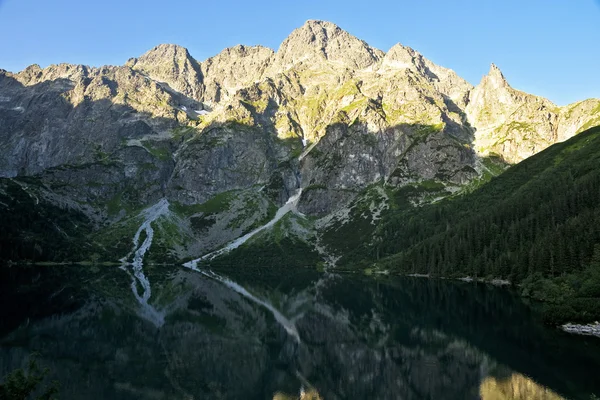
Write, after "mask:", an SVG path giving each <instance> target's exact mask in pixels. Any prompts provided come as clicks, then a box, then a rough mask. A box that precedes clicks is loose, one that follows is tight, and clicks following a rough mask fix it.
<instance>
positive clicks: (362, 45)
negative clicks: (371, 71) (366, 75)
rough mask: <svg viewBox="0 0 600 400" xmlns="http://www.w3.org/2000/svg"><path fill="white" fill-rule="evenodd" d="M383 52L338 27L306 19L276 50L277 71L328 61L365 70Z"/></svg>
mask: <svg viewBox="0 0 600 400" xmlns="http://www.w3.org/2000/svg"><path fill="white" fill-rule="evenodd" d="M383 56H384V53H383V52H382V51H381V50H377V49H375V48H373V47H370V46H369V45H368V44H367V43H366V42H365V41H363V40H360V39H358V38H356V37H355V36H352V35H351V34H349V33H348V32H346V31H344V30H343V29H341V28H340V27H339V26H337V25H335V24H333V23H331V22H326V21H315V20H309V21H307V22H306V23H305V24H304V25H303V26H302V27H300V28H298V29H296V30H294V31H293V32H292V33H291V34H290V35H289V36H288V37H287V38H286V39H285V40H284V41H283V43H282V44H281V46H280V47H279V50H278V51H277V60H276V62H275V66H276V68H279V70H280V71H285V70H287V69H289V68H291V67H292V66H294V65H296V64H300V63H303V62H307V61H308V60H310V62H311V63H317V64H318V63H319V62H320V61H321V62H322V61H329V62H333V63H336V64H341V65H344V66H346V67H348V68H351V69H364V68H367V67H369V66H371V65H373V64H375V63H377V62H378V61H379V60H380V59H381V58H383Z"/></svg>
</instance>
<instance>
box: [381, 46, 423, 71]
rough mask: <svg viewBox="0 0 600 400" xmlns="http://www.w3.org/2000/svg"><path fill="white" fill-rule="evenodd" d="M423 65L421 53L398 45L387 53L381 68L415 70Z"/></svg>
mask: <svg viewBox="0 0 600 400" xmlns="http://www.w3.org/2000/svg"><path fill="white" fill-rule="evenodd" d="M422 64H423V57H422V56H421V54H420V53H418V52H416V51H414V50H413V49H411V48H410V47H407V46H403V45H402V44H400V43H397V44H395V45H394V46H393V47H392V48H391V49H390V50H389V51H388V52H387V53H386V55H385V57H384V58H383V63H382V65H381V68H382V69H384V70H386V69H401V68H415V67H417V66H419V65H422Z"/></svg>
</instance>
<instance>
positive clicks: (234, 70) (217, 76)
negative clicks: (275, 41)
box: [201, 45, 275, 104]
mask: <svg viewBox="0 0 600 400" xmlns="http://www.w3.org/2000/svg"><path fill="white" fill-rule="evenodd" d="M274 54H275V53H274V52H273V50H271V49H269V48H267V47H263V46H244V45H237V46H234V47H229V48H227V49H225V50H223V51H222V52H220V53H219V54H217V55H216V56H214V57H211V58H209V59H207V60H206V61H204V62H203V63H202V65H201V69H202V74H203V76H204V88H205V89H204V101H206V102H207V103H209V104H214V103H218V102H220V101H224V100H227V99H229V98H230V97H231V96H232V95H233V94H234V93H235V92H236V91H237V90H239V89H241V88H242V87H244V86H247V85H249V84H251V83H253V82H255V81H257V80H259V79H260V78H261V77H262V75H263V73H264V71H265V69H266V68H267V67H268V66H269V65H270V63H271V61H272V58H273V55H274Z"/></svg>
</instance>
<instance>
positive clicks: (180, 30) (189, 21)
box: [0, 0, 600, 105]
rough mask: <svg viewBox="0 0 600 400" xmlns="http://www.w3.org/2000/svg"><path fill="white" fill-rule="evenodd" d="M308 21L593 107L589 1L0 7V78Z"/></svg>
mask: <svg viewBox="0 0 600 400" xmlns="http://www.w3.org/2000/svg"><path fill="white" fill-rule="evenodd" d="M307 19H323V20H328V21H331V22H334V23H336V24H338V25H339V26H340V27H342V28H343V29H345V30H347V31H348V32H350V33H352V34H353V35H355V36H358V37H359V38H361V39H363V40H365V41H367V42H368V43H369V44H370V45H372V46H374V47H377V48H380V49H382V50H384V51H387V50H388V49H389V48H390V47H392V46H393V45H394V44H395V43H398V42H400V43H402V44H404V45H408V46H411V47H413V48H414V49H416V50H418V51H420V52H421V53H422V54H423V55H424V56H426V57H427V58H429V59H430V60H432V61H434V62H436V63H437V64H440V65H442V66H445V67H448V68H452V69H454V70H455V71H456V72H457V73H458V74H459V75H461V76H462V77H464V78H465V79H467V80H468V81H469V82H471V83H473V84H476V83H478V82H479V81H480V79H481V77H482V76H483V75H484V74H486V73H487V71H488V69H489V65H490V63H492V62H494V63H495V64H497V65H498V66H499V67H500V69H501V70H502V71H503V72H504V75H505V76H506V77H507V79H508V81H509V82H510V83H511V85H512V86H513V87H515V88H517V89H520V90H524V91H526V92H530V93H534V94H537V95H542V96H545V97H548V98H549V99H550V100H552V101H554V102H556V103H557V104H559V105H564V104H567V103H570V102H574V101H577V100H581V99H584V98H588V97H600V2H599V1H598V0H503V1H492V0H457V1H448V0H443V1H442V0H439V1H437V0H413V1H410V2H408V1H401V0H383V1H377V2H368V1H354V0H344V1H337V0H334V1H331V0H304V1H290V0H271V1H257V0H255V1H214V0H208V1H191V0H188V1H184V0H168V1H166V0H165V1H158V0H104V1H82V0H0V68H4V69H7V70H9V71H19V70H21V69H23V68H24V67H26V66H27V65H29V64H33V63H37V64H40V65H41V66H42V67H44V66H47V65H49V64H53V63H60V62H69V63H81V64H88V65H95V66H99V65H104V64H112V65H121V64H123V63H125V61H126V60H127V59H128V58H130V57H135V56H138V55H141V54H143V53H144V52H145V51H147V50H148V49H150V48H152V47H153V46H155V45H157V44H159V43H176V44H179V45H182V46H184V47H187V48H188V49H189V51H190V53H191V54H192V56H194V57H195V58H196V59H198V60H199V61H202V60H204V59H205V58H207V57H210V56H212V55H214V54H216V53H218V52H219V51H221V50H222V49H223V48H225V47H229V46H233V45H236V44H247V45H253V44H262V45H265V46H268V47H271V48H273V49H277V48H278V46H279V44H280V43H281V41H282V40H283V39H284V38H285V37H286V36H287V35H288V34H289V33H290V32H291V31H292V30H293V29H294V28H297V27H299V26H301V25H302V24H303V23H304V22H305V21H306V20H307Z"/></svg>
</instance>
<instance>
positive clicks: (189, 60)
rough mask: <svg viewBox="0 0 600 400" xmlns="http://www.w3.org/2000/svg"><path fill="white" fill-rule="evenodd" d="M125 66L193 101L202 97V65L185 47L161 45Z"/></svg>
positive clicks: (129, 61) (130, 60) (131, 60)
mask: <svg viewBox="0 0 600 400" xmlns="http://www.w3.org/2000/svg"><path fill="white" fill-rule="evenodd" d="M125 65H126V66H128V67H130V68H132V69H135V70H137V71H140V72H142V73H144V74H146V75H148V76H149V77H150V78H152V79H154V80H157V81H160V82H164V83H167V84H168V85H169V86H170V87H171V88H172V89H174V90H176V91H178V92H180V93H182V94H184V95H186V96H189V97H191V98H193V99H196V100H199V99H200V98H201V97H202V93H203V90H202V84H201V82H202V72H201V70H200V65H199V64H198V62H197V61H196V60H195V59H194V58H193V57H192V56H191V55H190V53H189V52H188V50H187V49H186V48H185V47H182V46H179V45H176V44H160V45H158V46H156V47H154V48H152V49H150V50H149V51H147V52H146V53H144V54H143V55H142V56H140V57H139V58H131V59H129V60H128V61H127V63H126V64H125Z"/></svg>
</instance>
